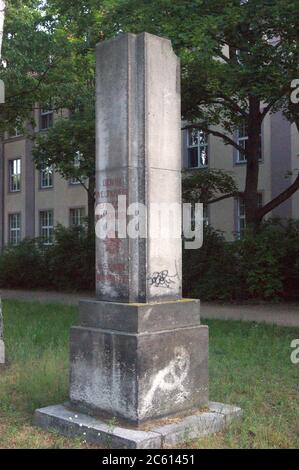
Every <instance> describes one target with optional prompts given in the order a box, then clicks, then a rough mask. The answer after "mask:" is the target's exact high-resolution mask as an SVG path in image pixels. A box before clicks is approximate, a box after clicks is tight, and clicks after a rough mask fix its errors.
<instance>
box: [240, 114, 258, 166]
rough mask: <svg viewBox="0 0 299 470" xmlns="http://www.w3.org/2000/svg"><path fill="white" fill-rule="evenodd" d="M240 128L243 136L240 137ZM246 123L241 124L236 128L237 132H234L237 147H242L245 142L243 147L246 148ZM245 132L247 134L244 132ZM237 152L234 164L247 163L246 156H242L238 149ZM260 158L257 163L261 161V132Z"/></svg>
mask: <svg viewBox="0 0 299 470" xmlns="http://www.w3.org/2000/svg"><path fill="white" fill-rule="evenodd" d="M241 127H244V131H245V132H244V135H242V136H241V137H240V128H241ZM246 127H247V126H246V122H243V123H242V124H241V125H240V126H238V127H237V131H236V142H237V144H238V145H239V146H241V147H243V145H242V143H243V142H245V146H246V142H247V141H248V131H247V129H246ZM246 131H247V132H246ZM245 146H244V148H246V147H245ZM236 150H237V156H236V163H237V165H240V164H242V163H247V158H246V155H244V154H243V153H241V152H240V151H239V150H238V149H236ZM260 150H261V151H260V157H259V162H261V161H262V160H263V145H262V132H261V134H260Z"/></svg>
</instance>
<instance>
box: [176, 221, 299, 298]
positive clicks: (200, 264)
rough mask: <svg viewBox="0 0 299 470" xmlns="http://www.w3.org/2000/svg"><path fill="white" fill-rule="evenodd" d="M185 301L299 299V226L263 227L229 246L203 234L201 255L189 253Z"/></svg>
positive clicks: (214, 234) (185, 264)
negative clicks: (188, 298) (186, 299)
mask: <svg viewBox="0 0 299 470" xmlns="http://www.w3.org/2000/svg"><path fill="white" fill-rule="evenodd" d="M183 279H184V284H183V290H184V295H185V296H193V297H200V298H201V299H204V300H245V299H264V300H269V299H279V298H286V299H298V298H299V292H298V286H299V221H289V222H287V223H282V222H281V221H279V220H274V219H273V220H269V221H267V222H264V223H263V224H262V226H261V227H260V229H259V231H258V233H253V232H252V231H251V230H247V231H245V235H244V237H243V238H242V239H241V240H237V241H235V242H225V240H224V238H223V236H222V235H221V234H220V233H219V232H216V231H215V230H213V229H211V228H208V229H205V234H204V243H203V246H202V248H200V249H199V250H196V251H195V250H185V252H184V257H183Z"/></svg>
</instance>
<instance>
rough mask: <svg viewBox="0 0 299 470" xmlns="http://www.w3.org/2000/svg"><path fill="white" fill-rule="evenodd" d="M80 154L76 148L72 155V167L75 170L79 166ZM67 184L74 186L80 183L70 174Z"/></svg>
mask: <svg viewBox="0 0 299 470" xmlns="http://www.w3.org/2000/svg"><path fill="white" fill-rule="evenodd" d="M81 155H82V154H81V152H80V151H79V150H77V152H76V153H75V156H74V168H75V169H76V170H78V169H79V168H80V167H81ZM69 184H70V185H72V186H76V185H78V184H81V183H80V181H79V180H78V179H77V178H76V177H75V176H72V177H71V178H70V179H69Z"/></svg>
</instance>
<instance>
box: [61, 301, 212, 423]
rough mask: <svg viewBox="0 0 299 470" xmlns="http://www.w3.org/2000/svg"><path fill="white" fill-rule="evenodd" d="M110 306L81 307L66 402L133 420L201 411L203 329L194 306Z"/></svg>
mask: <svg viewBox="0 0 299 470" xmlns="http://www.w3.org/2000/svg"><path fill="white" fill-rule="evenodd" d="M108 304H109V305H108ZM108 304H107V302H93V303H92V302H88V301H87V302H81V303H80V307H81V325H82V326H78V327H74V328H72V330H71V375H70V377H71V380H70V399H71V402H72V404H73V405H74V406H76V407H77V408H78V409H83V410H88V409H89V410H91V411H92V412H93V413H98V412H103V411H104V412H106V413H109V414H110V415H112V416H118V417H120V418H123V419H126V420H128V421H132V422H142V421H144V420H148V419H153V418H158V417H161V416H166V415H167V414H174V413H178V412H180V411H184V410H188V409H192V408H201V407H204V406H206V405H207V403H208V327H206V326H204V325H200V318H199V302H198V301H192V300H189V301H181V302H163V303H159V304H138V305H137V304H133V305H132V304H124V305H121V304H117V303H108ZM97 310H98V311H97ZM110 325H111V326H110ZM109 326H110V327H109Z"/></svg>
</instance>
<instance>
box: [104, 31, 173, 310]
mask: <svg viewBox="0 0 299 470" xmlns="http://www.w3.org/2000/svg"><path fill="white" fill-rule="evenodd" d="M96 55H97V106H96V109H97V117H96V128H97V147H96V169H97V178H96V185H97V192H96V194H97V204H100V203H111V204H113V206H114V207H116V205H117V200H118V196H119V195H125V196H126V197H127V205H129V204H131V203H143V204H145V205H146V207H147V216H146V218H145V232H146V238H139V237H138V238H117V239H111V238H110V239H105V240H103V239H99V238H98V239H97V243H96V246H97V264H96V271H97V274H96V276H97V279H96V286H97V298H98V299H99V300H108V301H118V302H151V301H153V300H161V299H165V300H171V299H179V298H181V284H182V266H181V258H182V257H181V249H182V247H181V156H180V66H179V60H178V58H177V57H176V55H175V54H174V52H173V50H172V47H171V43H170V41H169V40H167V39H163V38H160V37H157V36H153V35H151V34H148V33H142V34H139V35H135V34H122V35H119V36H117V37H116V38H114V39H111V40H109V41H104V42H102V43H100V44H98V46H97V52H96ZM151 203H158V204H161V203H162V204H163V203H164V204H166V205H167V206H169V204H174V206H173V218H172V220H173V228H172V230H171V233H170V234H169V235H168V236H167V235H166V236H165V237H164V238H162V237H160V238H159V239H157V238H155V233H157V228H158V226H159V217H160V216H159V214H158V213H157V212H155V211H154V210H152V209H151V206H150V204H151ZM160 207H161V206H160ZM125 209H126V207H125ZM131 219H132V216H131V215H129V216H128V215H127V216H125V223H126V225H127V224H128V223H129V222H130V221H131ZM162 219H163V217H162ZM175 231H176V232H177V233H178V237H177V238H174V237H173V234H174V232H175Z"/></svg>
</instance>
